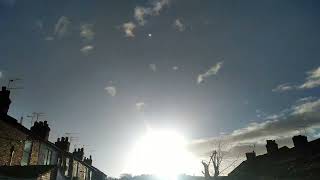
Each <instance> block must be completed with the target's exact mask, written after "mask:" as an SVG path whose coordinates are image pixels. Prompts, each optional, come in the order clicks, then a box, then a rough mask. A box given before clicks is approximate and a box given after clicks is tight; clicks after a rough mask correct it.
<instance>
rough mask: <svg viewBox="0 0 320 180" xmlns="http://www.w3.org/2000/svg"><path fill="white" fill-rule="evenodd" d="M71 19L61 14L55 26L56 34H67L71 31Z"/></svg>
mask: <svg viewBox="0 0 320 180" xmlns="http://www.w3.org/2000/svg"><path fill="white" fill-rule="evenodd" d="M70 24H71V21H70V20H69V18H67V17H66V16H61V17H60V18H59V20H58V22H57V23H56V24H55V26H54V34H55V35H56V36H58V37H63V36H65V35H66V34H67V33H68V31H69V26H70Z"/></svg>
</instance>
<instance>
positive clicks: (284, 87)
mask: <svg viewBox="0 0 320 180" xmlns="http://www.w3.org/2000/svg"><path fill="white" fill-rule="evenodd" d="M292 89H295V86H293V85H290V84H289V83H285V84H280V85H278V86H277V87H276V88H274V89H272V91H273V92H284V91H289V90H292Z"/></svg>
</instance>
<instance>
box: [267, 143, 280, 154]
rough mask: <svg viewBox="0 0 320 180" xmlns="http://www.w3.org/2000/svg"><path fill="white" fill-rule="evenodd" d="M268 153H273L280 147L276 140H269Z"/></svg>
mask: <svg viewBox="0 0 320 180" xmlns="http://www.w3.org/2000/svg"><path fill="white" fill-rule="evenodd" d="M266 148H267V153H268V154H273V153H275V152H277V151H278V149H279V147H278V144H277V143H276V141H275V140H267V145H266Z"/></svg>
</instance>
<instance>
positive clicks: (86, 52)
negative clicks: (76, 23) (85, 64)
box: [80, 45, 94, 55]
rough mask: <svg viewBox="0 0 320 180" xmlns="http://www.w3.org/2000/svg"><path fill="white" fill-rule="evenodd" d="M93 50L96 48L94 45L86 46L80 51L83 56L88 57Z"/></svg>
mask: <svg viewBox="0 0 320 180" xmlns="http://www.w3.org/2000/svg"><path fill="white" fill-rule="evenodd" d="M93 49H94V46H92V45H86V46H83V47H82V48H81V49H80V51H81V52H82V53H83V54H86V55H88V54H89V53H90V52H91V51H92V50H93Z"/></svg>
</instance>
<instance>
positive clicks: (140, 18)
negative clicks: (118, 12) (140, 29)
mask: <svg viewBox="0 0 320 180" xmlns="http://www.w3.org/2000/svg"><path fill="white" fill-rule="evenodd" d="M151 12H152V10H151V8H145V7H141V6H137V7H135V8H134V18H135V19H136V21H137V22H138V23H139V25H141V26H143V25H145V23H146V20H145V16H146V15H150V14H151Z"/></svg>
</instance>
